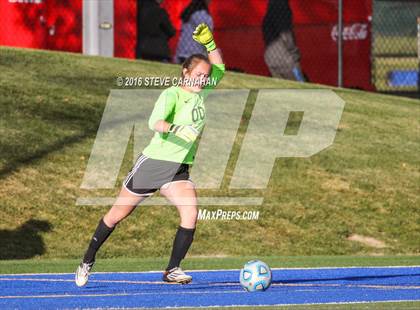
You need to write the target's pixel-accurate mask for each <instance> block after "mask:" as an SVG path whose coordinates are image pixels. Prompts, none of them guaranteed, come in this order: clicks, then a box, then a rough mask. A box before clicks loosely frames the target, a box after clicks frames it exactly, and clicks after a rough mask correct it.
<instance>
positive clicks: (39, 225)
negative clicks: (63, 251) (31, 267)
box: [0, 219, 52, 260]
mask: <svg viewBox="0 0 420 310" xmlns="http://www.w3.org/2000/svg"><path fill="white" fill-rule="evenodd" d="M51 229H52V225H51V224H50V223H49V222H47V221H41V220H34V219H31V220H28V221H26V222H25V223H24V224H22V225H21V226H20V227H18V228H17V229H15V230H8V229H5V230H0V260H5V259H28V258H33V257H34V256H36V255H42V254H44V253H45V244H44V240H43V239H42V236H41V234H40V233H42V232H48V231H51Z"/></svg>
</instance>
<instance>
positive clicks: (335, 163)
mask: <svg viewBox="0 0 420 310" xmlns="http://www.w3.org/2000/svg"><path fill="white" fill-rule="evenodd" d="M178 74H179V67H177V66H174V65H165V64H158V63H153V62H138V61H129V60H123V59H107V58H100V57H84V56H81V55H75V54H67V53H52V52H42V51H30V50H18V49H9V48H1V49H0V77H1V79H0V83H1V97H0V103H1V104H0V111H1V120H0V133H1V135H0V218H2V221H1V222H0V239H1V241H2V242H1V244H0V253H1V254H0V258H1V259H14V258H36V259H37V260H36V262H40V261H38V259H53V258H65V259H78V258H80V256H81V255H82V253H83V251H84V249H85V247H86V244H87V243H88V240H89V238H90V235H91V233H92V231H93V230H94V228H95V226H96V224H97V222H98V220H99V218H100V217H101V216H102V215H103V214H104V212H106V210H107V207H106V206H104V207H89V206H76V205H75V201H76V199H77V197H80V196H86V195H90V196H94V195H99V194H101V195H105V196H110V195H111V196H113V195H115V194H116V193H117V192H118V190H119V184H120V183H119V184H117V185H116V186H115V189H113V190H98V191H87V190H81V189H80V188H79V187H80V184H81V181H82V177H83V174H84V171H85V168H86V164H87V161H88V159H89V154H90V152H91V149H92V145H93V142H94V139H95V135H96V130H97V128H98V125H99V122H100V120H101V116H102V112H103V109H104V106H105V102H106V98H107V96H108V94H109V91H110V89H113V88H116V84H115V79H116V77H117V76H155V75H158V76H166V75H170V76H177V75H178ZM266 87H268V88H273V87H278V88H318V87H321V86H317V85H311V84H296V83H293V82H288V81H282V80H276V79H268V78H264V77H257V76H249V75H243V74H237V73H228V74H227V75H226V77H225V79H224V80H223V82H222V84H221V88H253V89H258V88H266ZM336 93H337V94H338V95H339V96H340V97H341V98H343V99H344V100H345V101H346V107H345V112H344V114H343V118H342V121H341V123H340V127H339V132H338V134H337V137H336V140H335V143H334V145H333V146H331V147H329V148H328V149H327V150H324V151H322V152H321V153H319V154H317V155H315V156H312V157H311V158H305V159H302V158H287V159H281V160H280V159H279V160H277V162H276V165H275V168H274V170H273V173H272V176H271V180H270V183H269V186H268V188H267V189H266V190H262V191H258V193H257V194H258V195H262V196H263V197H264V203H263V205H262V206H259V207H252V206H250V207H227V208H226V209H235V210H238V209H240V210H248V209H256V208H258V210H260V219H259V220H258V221H250V222H241V221H201V222H200V223H199V226H198V227H199V228H198V231H197V234H196V241H195V243H194V245H193V247H192V249H191V253H190V254H191V255H192V256H200V255H201V256H220V257H225V256H226V257H229V256H270V255H274V256H284V255H286V256H295V255H296V256H306V255H377V256H381V255H397V254H405V255H418V254H419V253H420V245H419V243H418V240H420V230H419V222H420V212H419V205H420V198H419V197H420V195H419V194H420V193H419V187H418V184H419V183H420V169H419V167H420V157H419V156H418V150H419V149H420V139H419V130H420V101H416V100H411V99H406V98H399V97H392V96H385V95H378V94H374V93H366V92H360V91H353V90H346V89H337V90H336ZM252 106H253V102H252V100H249V102H248V105H247V108H246V111H245V113H244V115H243V122H242V127H241V129H240V132H239V135H238V139H237V141H236V146H235V148H234V152H233V154H232V160H231V161H230V165H229V169H228V171H227V176H228V175H229V174H230V173H231V172H232V168H233V167H234V163H235V160H234V159H235V158H236V157H237V152H238V150H239V146H240V142H241V136H242V135H243V133H244V132H245V129H246V124H247V120H248V119H249V116H250V113H251V110H252ZM131 162H132V154H131V153H130V148H129V149H128V150H127V154H126V158H125V162H124V165H123V167H122V169H121V172H120V180H121V179H122V178H123V177H124V175H125V174H126V172H127V171H128V169H129V167H130V165H131ZM208 194H209V192H206V191H203V190H200V191H199V195H208ZM210 194H212V193H210ZM213 194H214V192H213ZM235 194H237V192H232V191H229V189H228V188H227V187H226V186H224V187H223V188H222V189H221V190H220V192H218V193H217V195H221V196H227V195H235ZM240 194H241V195H245V196H246V195H249V196H251V195H255V193H254V192H253V191H250V190H247V191H242V192H240ZM206 208H208V209H211V208H215V207H206ZM177 221H178V220H177V216H176V211H175V209H174V208H171V207H159V206H156V207H144V208H142V207H140V208H138V210H136V212H135V213H134V214H133V215H132V216H131V217H130V218H128V219H127V220H126V221H124V222H123V223H121V224H120V226H119V227H118V229H117V230H116V231H115V233H114V234H113V235H112V237H111V239H110V242H107V244H106V245H105V246H104V247H103V249H102V250H101V252H100V254H99V257H101V258H116V257H127V258H148V257H167V256H168V255H169V251H170V247H171V243H172V237H173V234H174V231H175V229H176V227H177V224H178V223H177ZM25 223H26V224H25ZM355 234H357V235H360V236H362V237H371V238H375V239H376V240H378V241H379V242H380V243H381V244H382V246H380V247H375V245H374V244H372V243H371V242H369V241H366V242H356V241H351V240H348V237H349V236H352V235H355ZM363 240H365V239H363ZM367 240H369V239H367ZM244 244H246V245H247V246H244Z"/></svg>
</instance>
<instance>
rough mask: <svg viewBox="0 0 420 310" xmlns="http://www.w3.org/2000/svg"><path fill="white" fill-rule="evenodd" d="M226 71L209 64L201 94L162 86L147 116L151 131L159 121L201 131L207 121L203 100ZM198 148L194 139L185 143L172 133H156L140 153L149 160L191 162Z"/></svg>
mask: <svg viewBox="0 0 420 310" xmlns="http://www.w3.org/2000/svg"><path fill="white" fill-rule="evenodd" d="M224 72H225V66H224V65H223V64H216V65H212V69H211V75H210V77H209V81H210V84H209V85H208V86H206V87H205V88H204V89H203V90H202V91H201V92H200V93H192V92H188V91H186V90H184V89H182V88H181V87H178V86H172V87H170V88H167V89H165V90H164V91H163V92H162V93H161V95H160V96H159V99H158V100H157V102H156V103H155V107H154V109H153V112H152V115H151V116H150V119H149V128H150V129H151V130H154V126H155V124H156V122H157V121H158V120H165V121H166V122H168V123H172V124H176V125H194V127H195V128H197V129H198V130H199V131H200V132H201V131H202V130H203V127H204V124H205V121H206V108H205V106H204V99H205V98H206V97H207V95H208V92H209V91H210V90H211V89H213V88H214V87H216V85H217V84H218V83H219V82H220V80H221V79H222V77H223V75H224ZM196 151H197V141H196V142H194V143H188V142H186V141H184V140H182V139H181V138H179V137H177V136H175V135H174V134H172V133H159V132H156V133H155V135H154V136H153V138H152V140H151V141H150V143H149V145H148V146H147V147H146V148H145V149H144V150H143V154H144V155H146V156H147V157H149V158H152V159H158V160H167V161H173V162H178V163H185V164H192V163H193V162H194V157H195V153H196Z"/></svg>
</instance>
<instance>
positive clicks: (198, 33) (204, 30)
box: [192, 23, 216, 52]
mask: <svg viewBox="0 0 420 310" xmlns="http://www.w3.org/2000/svg"><path fill="white" fill-rule="evenodd" d="M192 37H193V39H194V40H195V41H197V42H198V43H200V44H202V45H204V46H205V47H206V49H207V51H208V52H211V51H213V50H215V49H216V43H215V42H214V39H213V34H212V33H211V30H210V28H209V26H207V25H206V24H204V23H201V24H200V25H198V26H197V28H195V30H194V32H193V35H192Z"/></svg>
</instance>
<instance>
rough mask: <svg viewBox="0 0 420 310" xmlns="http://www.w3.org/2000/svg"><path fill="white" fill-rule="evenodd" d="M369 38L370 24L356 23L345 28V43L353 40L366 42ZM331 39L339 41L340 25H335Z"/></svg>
mask: <svg viewBox="0 0 420 310" xmlns="http://www.w3.org/2000/svg"><path fill="white" fill-rule="evenodd" d="M367 36H368V24H365V23H355V24H351V25H348V26H344V28H343V40H344V41H353V40H366V38H367ZM331 38H332V39H333V41H337V39H338V25H335V26H334V27H333V28H332V30H331Z"/></svg>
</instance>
